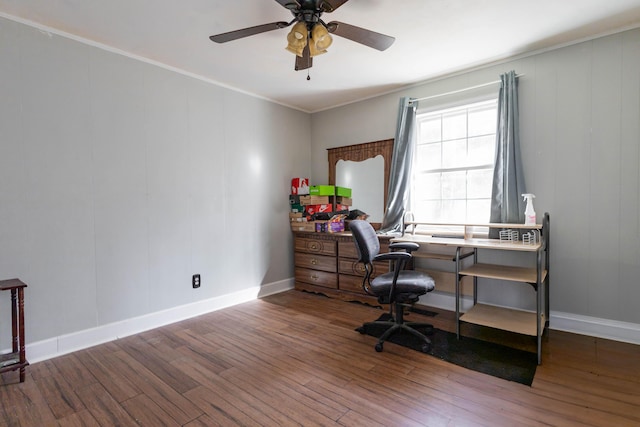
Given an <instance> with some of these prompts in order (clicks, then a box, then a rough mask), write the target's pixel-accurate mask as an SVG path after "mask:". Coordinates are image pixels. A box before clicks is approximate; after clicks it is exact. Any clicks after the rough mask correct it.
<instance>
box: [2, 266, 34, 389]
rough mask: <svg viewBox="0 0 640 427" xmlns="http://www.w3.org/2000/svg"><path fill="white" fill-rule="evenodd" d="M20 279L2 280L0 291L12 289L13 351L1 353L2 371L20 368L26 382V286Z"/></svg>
mask: <svg viewBox="0 0 640 427" xmlns="http://www.w3.org/2000/svg"><path fill="white" fill-rule="evenodd" d="M26 287H27V285H26V284H25V283H23V282H22V280H20V279H9V280H0V291H11V336H12V341H11V347H12V351H11V353H5V354H2V355H0V373H2V372H7V371H16V370H18V369H19V370H20V382H21V383H22V382H24V368H25V367H26V366H27V365H29V362H27V359H26V355H25V351H24V288H26Z"/></svg>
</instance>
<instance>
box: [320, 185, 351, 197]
mask: <svg viewBox="0 0 640 427" xmlns="http://www.w3.org/2000/svg"><path fill="white" fill-rule="evenodd" d="M312 194H313V193H312ZM336 196H342V197H351V189H350V188H348V187H336Z"/></svg>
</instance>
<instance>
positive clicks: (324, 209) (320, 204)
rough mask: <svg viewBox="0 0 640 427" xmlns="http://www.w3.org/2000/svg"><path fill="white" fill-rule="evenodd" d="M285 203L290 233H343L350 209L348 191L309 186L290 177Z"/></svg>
mask: <svg viewBox="0 0 640 427" xmlns="http://www.w3.org/2000/svg"><path fill="white" fill-rule="evenodd" d="M289 202H290V205H291V212H290V213H289V218H290V219H291V229H292V230H294V231H316V232H325V233H337V232H340V231H344V219H345V218H346V216H347V214H348V213H349V207H350V206H351V189H350V188H346V187H334V186H333V185H314V186H309V180H308V179H307V178H294V179H293V180H292V181H291V195H290V196H289ZM319 218H321V219H320V220H318V219H319Z"/></svg>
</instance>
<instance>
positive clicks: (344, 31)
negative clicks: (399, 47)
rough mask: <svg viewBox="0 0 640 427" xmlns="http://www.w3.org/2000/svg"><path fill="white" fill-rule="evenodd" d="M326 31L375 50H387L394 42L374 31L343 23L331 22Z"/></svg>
mask: <svg viewBox="0 0 640 427" xmlns="http://www.w3.org/2000/svg"><path fill="white" fill-rule="evenodd" d="M327 30H329V32H330V33H332V34H335V35H336V36H340V37H344V38H345V39H349V40H353V41H354V42H356V43H360V44H363V45H365V46H369V47H372V48H374V49H377V50H386V49H388V48H389V47H390V46H391V45H392V44H393V42H394V41H395V40H396V39H395V37H391V36H387V35H384V34H380V33H376V32H375V31H371V30H367V29H364V28H360V27H356V26H355V25H350V24H345V23H344V22H338V21H331V22H329V23H328V24H327Z"/></svg>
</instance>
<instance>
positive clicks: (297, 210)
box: [291, 205, 304, 212]
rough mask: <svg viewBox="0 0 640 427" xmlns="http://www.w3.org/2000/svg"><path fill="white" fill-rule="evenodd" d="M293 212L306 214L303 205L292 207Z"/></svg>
mask: <svg viewBox="0 0 640 427" xmlns="http://www.w3.org/2000/svg"><path fill="white" fill-rule="evenodd" d="M291 212H304V206H302V205H291Z"/></svg>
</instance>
